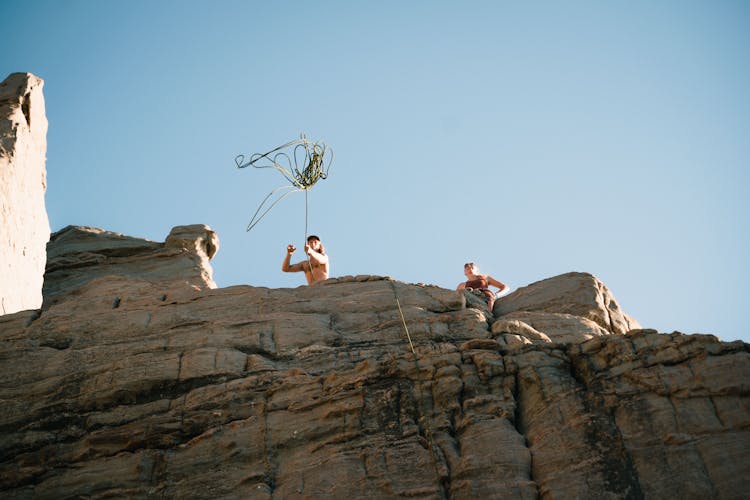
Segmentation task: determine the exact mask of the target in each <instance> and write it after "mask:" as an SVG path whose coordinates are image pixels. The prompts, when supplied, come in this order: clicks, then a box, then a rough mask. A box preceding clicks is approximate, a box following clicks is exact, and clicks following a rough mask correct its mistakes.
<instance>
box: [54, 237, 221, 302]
mask: <svg viewBox="0 0 750 500" xmlns="http://www.w3.org/2000/svg"><path fill="white" fill-rule="evenodd" d="M218 248H219V239H218V237H217V236H216V233H215V232H214V231H212V230H211V228H209V227H208V226H205V225H203V224H194V225H190V226H177V227H175V228H173V229H172V231H171V232H170V233H169V235H168V236H167V238H166V241H165V242H164V243H157V242H153V241H148V240H144V239H140V238H133V237H130V236H124V235H122V234H120V233H114V232H110V231H104V230H102V229H97V228H91V227H82V226H67V227H65V228H63V229H61V230H60V231H58V232H56V233H54V234H53V235H52V237H51V238H50V241H49V243H48V245H47V254H48V257H47V270H46V273H45V275H44V304H45V307H47V306H49V305H50V304H51V303H53V302H55V301H59V300H61V297H62V296H64V295H65V294H67V293H70V292H71V291H73V290H75V289H76V288H79V287H81V286H82V285H84V284H86V283H88V282H89V281H91V280H94V279H97V278H102V277H106V276H122V277H126V278H140V279H143V280H146V281H151V282H155V283H158V282H180V283H183V284H187V285H191V286H192V287H194V288H195V289H198V290H202V289H205V288H216V284H215V283H214V281H213V278H212V269H211V265H210V264H209V260H210V259H211V258H212V257H213V256H214V255H215V254H216V252H217V251H218ZM175 285H176V284H175ZM176 286H177V287H178V289H179V285H176ZM113 300H114V299H113Z"/></svg>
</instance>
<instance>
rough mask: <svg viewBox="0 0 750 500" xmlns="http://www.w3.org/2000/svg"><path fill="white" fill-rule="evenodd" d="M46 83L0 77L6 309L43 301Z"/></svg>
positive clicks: (1, 296) (2, 310) (1, 254)
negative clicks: (44, 91)
mask: <svg viewBox="0 0 750 500" xmlns="http://www.w3.org/2000/svg"><path fill="white" fill-rule="evenodd" d="M43 86H44V82H43V81H42V80H41V79H40V78H37V77H35V76H34V75H31V74H29V73H13V74H12V75H10V76H8V78H6V79H5V80H4V81H3V82H2V83H0V314H6V313H11V312H16V311H21V310H23V309H35V308H38V307H39V306H40V305H41V304H42V276H43V275H44V264H45V244H46V243H47V240H48V239H49V232H50V229H49V221H48V219H47V211H46V209H45V206H44V193H45V191H46V189H47V180H46V176H47V171H46V167H45V163H46V155H47V116H46V114H45V109H44V95H43V93H42V87H43Z"/></svg>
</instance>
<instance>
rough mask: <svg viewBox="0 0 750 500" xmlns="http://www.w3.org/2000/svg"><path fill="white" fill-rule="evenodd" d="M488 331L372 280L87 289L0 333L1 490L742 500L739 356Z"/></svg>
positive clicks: (457, 300) (704, 348) (3, 322)
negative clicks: (274, 285) (0, 409)
mask: <svg viewBox="0 0 750 500" xmlns="http://www.w3.org/2000/svg"><path fill="white" fill-rule="evenodd" d="M570 278H571V279H574V280H577V279H578V277H576V276H573V277H570ZM559 280H562V281H564V278H559ZM559 280H558V285H559V284H560V282H559ZM589 281H590V280H589ZM590 282H591V283H593V285H592V286H598V285H596V283H595V282H593V281H590ZM575 286H577V285H575ZM575 286H574V285H570V287H573V288H575ZM560 289H566V286H563V287H560ZM552 295H554V294H547V295H546V297H547V299H550V298H553V299H554V297H552ZM594 296H596V294H594ZM396 298H398V299H399V302H400V304H401V307H402V309H403V313H404V317H405V321H406V325H407V326H408V331H409V335H410V337H411V339H412V341H413V343H414V347H415V352H414V353H412V351H411V349H410V347H409V342H408V340H407V338H406V334H405V329H404V325H403V324H402V321H401V317H400V315H399V311H398V307H397V304H396ZM547 299H545V301H546V302H547V304H548V305H549V303H550V302H554V301H555V300H551V301H550V300H547ZM501 300H505V299H501ZM511 300H512V298H511ZM558 303H559V304H561V307H562V309H566V310H567V312H561V310H559V309H555V310H552V309H554V308H550V307H547V308H546V314H567V315H570V316H575V315H574V311H573V309H572V308H570V307H568V305H567V304H565V303H564V301H563V300H560V301H558ZM538 305H539V304H536V305H535V304H534V303H533V301H530V302H529V303H528V304H527V306H528V307H529V309H531V310H532V311H531V312H533V311H536V310H537V306H538ZM513 312H514V313H519V314H520V313H521V312H523V311H521V310H520V309H515V310H514V311H513ZM586 314H587V316H588V313H586ZM576 317H579V318H581V319H587V320H588V321H592V322H593V321H594V320H590V319H589V318H588V317H587V318H583V317H580V316H576ZM492 321H493V318H492V317H490V316H489V314H488V311H486V310H485V309H482V308H481V307H480V308H474V307H467V298H466V296H465V295H464V294H463V293H461V292H455V291H449V290H444V289H441V288H437V287H431V286H417V285H407V284H403V283H399V282H395V281H392V280H390V279H387V278H379V277H372V276H361V277H353V278H352V277H350V278H339V279H331V280H328V281H326V282H324V283H322V284H320V285H315V286H311V287H300V288H296V289H267V288H255V287H250V286H237V287H231V288H224V289H214V290H210V289H206V290H195V289H193V288H192V287H187V286H182V287H175V286H172V287H171V288H165V286H164V284H163V282H154V281H147V280H144V279H135V278H128V277H125V276H105V277H100V278H96V279H93V280H91V281H88V282H87V283H85V284H83V285H82V286H80V287H78V288H77V289H76V290H75V292H71V293H68V294H62V295H60V296H59V297H58V301H57V302H55V303H54V304H52V305H51V306H50V307H49V309H47V310H44V311H42V313H41V316H39V314H38V313H32V312H23V313H17V314H13V315H7V316H4V317H2V318H0V332H1V334H0V372H1V373H3V383H2V385H0V400H2V401H3V412H2V414H1V416H0V429H2V435H1V440H0V490H2V492H3V496H4V497H6V498H32V497H33V498H68V497H91V498H102V497H163V498H212V499H213V498H290V497H291V498H301V497H305V498H361V497H368V498H393V497H417V498H471V499H474V498H537V497H543V498H551V497H556V498H643V497H646V498H666V497H670V498H706V497H714V498H716V497H719V498H733V497H737V496H738V495H741V494H743V493H744V492H747V491H750V461H749V460H748V454H747V450H748V449H750V398H749V397H748V395H749V394H750V354H749V353H748V345H746V344H744V343H742V342H734V343H722V342H719V341H718V340H717V339H716V338H715V337H712V336H708V335H682V334H678V333H674V334H669V335H665V334H657V333H654V332H648V331H643V330H638V331H632V332H629V333H628V334H613V333H612V331H611V330H609V329H608V328H606V327H605V326H603V325H601V324H599V323H598V322H595V324H596V325H597V327H598V328H602V331H603V334H600V335H595V336H592V337H591V338H589V339H588V340H585V339H584V338H583V337H579V338H577V340H580V342H576V343H563V342H559V341H555V342H552V341H551V340H550V335H548V334H546V333H544V332H540V331H539V330H537V329H535V328H532V327H530V326H528V324H526V323H524V322H523V321H521V320H512V319H511V320H504V319H503V317H502V316H501V317H499V318H498V319H497V321H506V322H505V323H504V326H503V327H502V328H498V329H497V330H498V331H494V330H495V329H494V328H493V327H492V324H491V323H492ZM605 324H607V325H612V324H613V323H612V322H609V323H606V322H605ZM592 328H593V327H592ZM509 330H513V332H510V331H509ZM600 333H602V332H600ZM552 336H554V333H552ZM513 339H515V340H516V341H517V342H516V343H514V342H509V341H508V340H513ZM526 341H528V342H526Z"/></svg>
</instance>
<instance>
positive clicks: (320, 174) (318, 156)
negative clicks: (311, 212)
mask: <svg viewBox="0 0 750 500" xmlns="http://www.w3.org/2000/svg"><path fill="white" fill-rule="evenodd" d="M326 155H327V157H328V158H327V161H326ZM234 162H235V163H236V164H237V168H246V167H254V168H273V169H274V170H276V171H278V172H280V173H281V175H283V176H284V178H285V179H286V180H287V181H289V183H290V184H288V185H284V186H279V187H277V188H276V189H274V190H273V191H271V192H270V193H268V195H266V197H265V198H263V201H262V202H261V204H260V206H258V209H257V210H256V211H255V213H254V214H253V217H252V218H251V219H250V223H249V224H248V225H247V231H250V230H251V229H252V228H253V227H255V226H256V225H257V224H258V223H259V222H260V221H261V220H262V219H263V217H265V216H266V214H268V212H270V211H271V209H272V208H273V207H274V206H276V204H277V203H279V202H280V201H281V200H283V199H284V198H286V197H287V196H288V195H289V194H291V193H298V192H300V191H305V239H307V218H308V207H307V205H308V203H307V192H308V191H309V190H310V188H312V187H313V186H314V185H315V183H317V182H318V181H319V180H320V179H326V178H327V177H328V170H329V169H330V168H331V163H333V150H332V149H331V148H330V147H328V146H327V145H326V144H325V143H324V142H311V141H309V140H308V139H307V137H305V134H300V138H299V139H296V140H294V141H289V142H287V143H286V144H282V145H281V146H279V147H277V148H274V149H272V150H271V151H269V152H267V153H263V154H261V153H255V154H253V155H251V156H250V157H249V158H248V159H247V161H246V160H245V155H244V154H239V155H237V156H236V157H235V158H234ZM279 191H285V192H284V193H283V194H282V195H281V196H280V197H279V198H277V199H276V200H275V201H273V202H272V203H271V204H270V205H269V206H267V207H266V208H265V210H263V208H264V207H265V206H266V203H267V202H268V201H269V199H271V198H272V197H273V196H274V195H275V194H276V193H277V192H279Z"/></svg>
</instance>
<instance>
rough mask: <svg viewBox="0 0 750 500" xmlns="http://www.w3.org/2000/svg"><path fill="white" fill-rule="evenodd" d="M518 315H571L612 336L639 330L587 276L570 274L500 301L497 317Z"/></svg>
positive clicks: (603, 287)
mask: <svg viewBox="0 0 750 500" xmlns="http://www.w3.org/2000/svg"><path fill="white" fill-rule="evenodd" d="M514 311H527V312H529V311H538V312H548V313H559V314H571V315H573V316H579V317H581V318H586V319H589V320H591V321H593V322H595V323H597V324H598V325H599V326H601V327H602V328H604V329H605V330H607V331H609V332H612V333H625V332H627V331H629V330H633V329H639V328H640V325H638V322H637V321H635V320H634V319H633V318H631V317H630V316H628V315H627V314H625V313H624V312H623V311H622V309H621V308H620V306H619V304H618V303H617V301H616V300H615V298H614V296H613V295H612V293H610V291H609V289H608V288H607V287H606V286H605V285H604V284H603V283H602V282H601V281H599V280H598V279H597V278H596V277H594V276H592V275H591V274H587V273H567V274H562V275H560V276H555V277H553V278H548V279H545V280H542V281H538V282H536V283H532V284H530V285H528V286H525V287H523V288H519V289H518V290H516V291H514V292H512V293H510V294H508V295H506V296H505V297H502V298H500V299H498V300H497V301H496V302H495V307H494V314H495V316H498V317H502V316H504V315H506V314H508V313H512V312H514Z"/></svg>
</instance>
